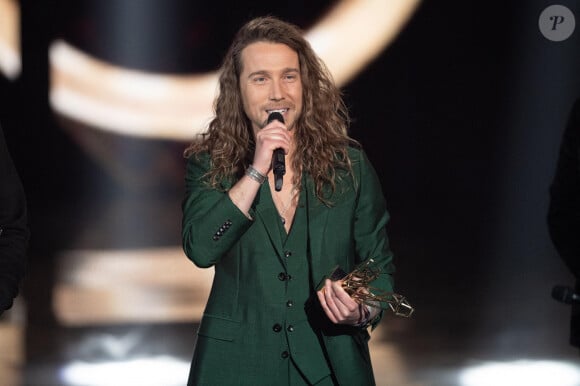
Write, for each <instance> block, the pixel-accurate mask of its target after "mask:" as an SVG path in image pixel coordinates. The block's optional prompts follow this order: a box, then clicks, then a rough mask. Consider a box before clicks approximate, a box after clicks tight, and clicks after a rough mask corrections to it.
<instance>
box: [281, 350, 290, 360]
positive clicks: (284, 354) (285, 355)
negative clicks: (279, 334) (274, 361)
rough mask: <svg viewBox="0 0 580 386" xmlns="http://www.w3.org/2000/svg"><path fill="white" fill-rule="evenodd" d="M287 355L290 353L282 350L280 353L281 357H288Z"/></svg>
mask: <svg viewBox="0 0 580 386" xmlns="http://www.w3.org/2000/svg"><path fill="white" fill-rule="evenodd" d="M289 355H290V354H288V351H282V355H281V357H282V358H288V356H289Z"/></svg>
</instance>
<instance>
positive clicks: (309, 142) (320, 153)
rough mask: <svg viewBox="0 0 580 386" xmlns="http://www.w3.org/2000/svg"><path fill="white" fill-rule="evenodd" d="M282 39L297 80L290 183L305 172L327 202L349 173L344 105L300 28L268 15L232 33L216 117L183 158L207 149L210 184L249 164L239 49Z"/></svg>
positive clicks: (231, 176)
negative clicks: (293, 57)
mask: <svg viewBox="0 0 580 386" xmlns="http://www.w3.org/2000/svg"><path fill="white" fill-rule="evenodd" d="M261 41H263V42H271V43H281V44H285V45H287V46H288V47H290V48H292V49H293V50H294V51H296V53H297V54H298V58H299V63H300V73H301V79H302V90H303V91H302V92H303V95H302V98H303V109H302V114H301V115H300V116H299V117H298V119H297V122H296V125H295V130H296V132H295V135H294V138H295V141H296V147H295V148H296V149H298V150H297V154H295V155H294V157H293V161H292V162H293V164H292V167H293V169H294V170H295V171H296V173H295V175H294V181H292V182H293V183H294V185H295V186H297V187H298V188H300V187H301V186H300V185H301V184H300V176H301V175H302V173H306V174H308V175H310V176H311V178H312V179H313V180H314V184H315V194H316V196H317V197H318V199H319V200H321V201H322V202H323V203H325V204H327V205H331V203H330V202H329V201H328V197H329V195H331V194H332V192H334V191H335V190H336V179H337V178H341V176H342V175H344V173H337V171H338V170H343V171H346V172H347V173H348V174H351V175H352V166H351V161H350V158H349V156H348V147H349V146H359V144H358V143H357V142H356V141H355V140H353V139H352V138H350V137H349V136H348V134H347V129H348V126H349V124H350V118H349V114H348V109H347V107H346V105H345V103H344V101H343V98H342V94H341V92H340V90H339V89H338V88H337V87H336V85H335V84H334V81H333V79H332V76H331V74H330V72H329V71H328V69H327V67H326V65H325V64H324V63H323V62H322V61H321V60H320V59H319V58H318V56H317V55H316V54H315V52H314V50H313V49H312V47H311V46H310V44H309V43H308V41H306V39H305V38H304V37H303V31H302V30H301V29H300V28H299V27H297V26H295V25H293V24H291V23H288V22H285V21H282V20H280V19H278V18H275V17H272V16H266V17H258V18H255V19H253V20H251V21H249V22H248V23H246V24H245V25H244V26H243V27H242V28H241V29H240V30H239V31H238V33H237V34H236V36H235V38H234V41H233V43H232V45H231V46H230V48H229V51H228V52H227V54H226V56H225V58H224V61H223V64H222V67H221V72H220V77H219V94H218V96H217V98H216V100H215V101H214V111H215V117H214V118H213V119H212V121H211V122H210V123H209V127H208V130H207V132H205V133H204V134H202V136H201V138H200V139H198V140H194V141H193V142H192V143H191V144H190V145H189V147H188V148H187V149H186V150H185V152H184V155H185V157H188V158H189V157H190V156H192V155H194V154H201V153H209V154H210V159H211V165H212V167H211V169H210V171H209V172H208V174H207V175H206V178H207V180H208V183H209V184H210V185H211V186H212V187H215V188H218V187H219V186H220V185H221V181H222V180H223V179H228V180H230V181H232V182H234V181H235V180H236V179H238V178H240V177H241V176H242V175H243V173H244V171H245V169H246V168H247V166H248V165H249V164H250V163H251V161H252V157H253V152H254V148H255V144H254V133H253V131H252V126H251V123H250V121H249V119H248V118H247V116H246V115H245V113H244V109H243V105H242V97H241V93H240V85H239V76H240V73H241V72H242V66H243V63H242V61H241V54H242V51H243V49H244V48H246V47H247V46H248V45H250V44H252V43H255V42H261Z"/></svg>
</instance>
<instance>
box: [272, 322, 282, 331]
mask: <svg viewBox="0 0 580 386" xmlns="http://www.w3.org/2000/svg"><path fill="white" fill-rule="evenodd" d="M272 330H273V331H274V332H280V331H282V326H280V325H279V324H278V323H276V324H275V325H273V326H272Z"/></svg>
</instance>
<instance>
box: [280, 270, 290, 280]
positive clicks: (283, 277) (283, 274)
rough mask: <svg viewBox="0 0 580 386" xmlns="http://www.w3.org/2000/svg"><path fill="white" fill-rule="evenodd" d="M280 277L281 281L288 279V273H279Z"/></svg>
mask: <svg viewBox="0 0 580 386" xmlns="http://www.w3.org/2000/svg"><path fill="white" fill-rule="evenodd" d="M278 279H279V280H280V281H284V280H286V279H288V275H286V274H285V273H284V272H280V273H279V274H278Z"/></svg>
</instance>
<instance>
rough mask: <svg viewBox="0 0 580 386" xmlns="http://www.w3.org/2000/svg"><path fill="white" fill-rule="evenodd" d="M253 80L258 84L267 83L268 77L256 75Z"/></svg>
mask: <svg viewBox="0 0 580 386" xmlns="http://www.w3.org/2000/svg"><path fill="white" fill-rule="evenodd" d="M252 81H253V82H254V83H257V84H262V83H266V77H265V76H256V77H254V78H253V79H252Z"/></svg>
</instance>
